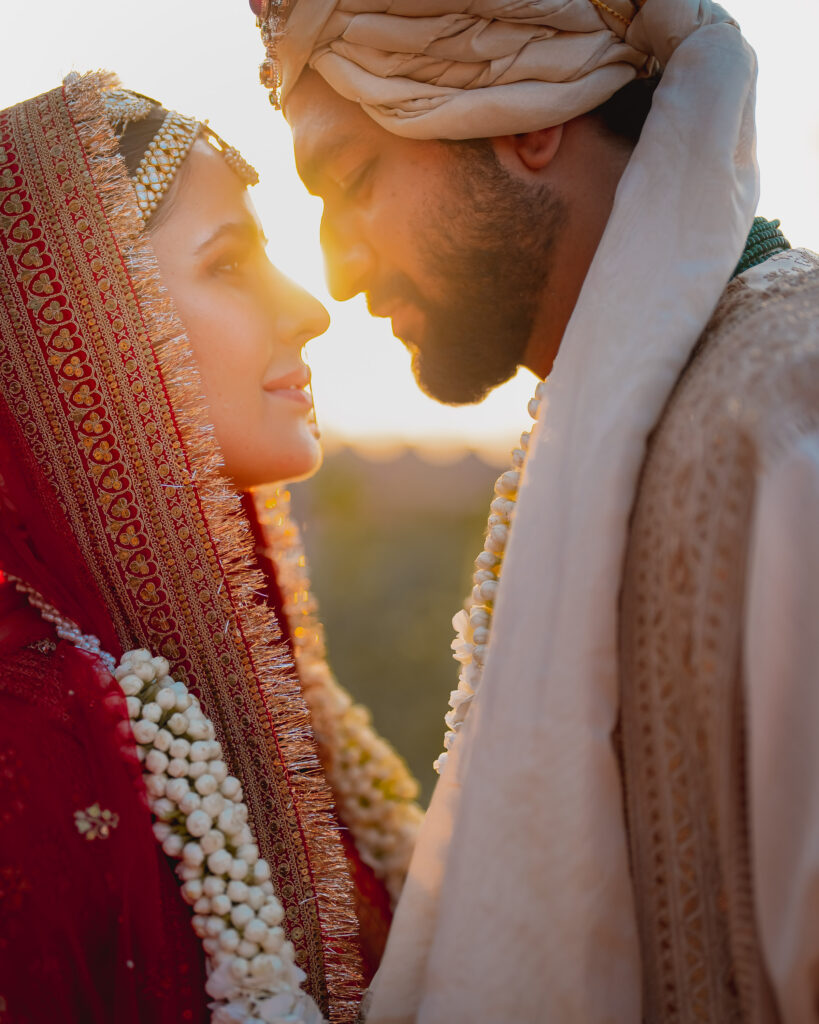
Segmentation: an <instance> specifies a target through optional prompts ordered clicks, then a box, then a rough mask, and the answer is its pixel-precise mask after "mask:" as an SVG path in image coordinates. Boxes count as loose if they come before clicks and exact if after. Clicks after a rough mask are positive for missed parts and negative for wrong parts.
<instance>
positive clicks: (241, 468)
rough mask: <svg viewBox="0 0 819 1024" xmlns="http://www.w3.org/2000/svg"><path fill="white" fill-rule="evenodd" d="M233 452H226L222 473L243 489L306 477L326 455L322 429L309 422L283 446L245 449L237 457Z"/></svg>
mask: <svg viewBox="0 0 819 1024" xmlns="http://www.w3.org/2000/svg"><path fill="white" fill-rule="evenodd" d="M229 454H230V453H226V459H225V465H224V467H223V469H222V474H223V476H225V477H227V478H228V479H230V480H232V481H233V484H234V486H235V487H236V488H237V490H240V491H249V490H253V489H254V488H256V487H263V486H265V485H266V484H283V483H295V482H296V481H298V480H305V479H306V478H307V477H310V476H312V475H313V474H314V473H315V472H316V471H317V470H318V469H319V467H320V466H321V463H322V458H323V451H322V447H321V442H320V441H319V439H318V431H317V430H316V429H315V427H314V426H310V425H308V424H305V425H304V427H303V429H301V430H299V431H298V433H297V435H296V436H295V437H291V438H289V439H288V440H287V442H286V443H285V444H283V445H282V446H280V447H271V448H270V450H264V451H258V450H257V451H256V452H255V453H253V452H250V451H248V450H244V451H242V452H241V453H239V456H238V458H236V459H231V458H230V457H229Z"/></svg>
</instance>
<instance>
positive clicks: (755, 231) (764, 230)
mask: <svg viewBox="0 0 819 1024" xmlns="http://www.w3.org/2000/svg"><path fill="white" fill-rule="evenodd" d="M780 223H781V222H780V221H778V220H766V219H765V218H764V217H754V223H753V225H752V227H751V231H750V233H749V235H748V238H747V241H746V242H745V248H744V249H743V250H742V256H741V257H740V260H739V263H737V266H736V270H735V271H734V272H733V274H732V275H731V277H732V278H733V277H736V276H737V274H741V273H742V272H743V271H745V270H750V268H751V267H755V266H756V265H757V264H758V263H764V261H765V260H766V259H768V257H769V256H773V255H775V254H776V253H778V252H785V251H786V250H787V249H790V247H791V243H790V242H789V241H788V240H787V238H785V236H784V235H783V234H782V232H781V231H780V230H779V225H780Z"/></svg>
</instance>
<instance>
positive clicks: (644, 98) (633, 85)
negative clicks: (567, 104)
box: [588, 75, 660, 149]
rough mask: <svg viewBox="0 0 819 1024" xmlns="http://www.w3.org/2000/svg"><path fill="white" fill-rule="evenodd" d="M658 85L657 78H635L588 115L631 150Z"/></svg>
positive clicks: (658, 77) (638, 135) (658, 79)
mask: <svg viewBox="0 0 819 1024" xmlns="http://www.w3.org/2000/svg"><path fill="white" fill-rule="evenodd" d="M659 84H660V76H659V75H654V76H653V77H652V78H635V79H633V80H632V81H631V82H628V83H627V84H626V85H624V86H623V87H622V89H618V90H617V92H616V93H615V94H614V95H613V96H612V97H610V98H609V99H607V100H606V102H605V103H601V104H600V106H599V107H595V109H594V110H592V111H590V112H589V115H588V116H590V117H594V118H596V119H597V120H598V121H599V122H600V124H601V125H602V127H603V128H605V130H606V131H607V132H609V134H610V135H614V136H615V137H616V138H618V139H622V141H623V142H625V143H628V145H629V146H630V147H631V148H632V149H633V148H634V147H635V146H636V145H637V140H638V139H639V138H640V133H641V132H642V130H643V125H644V124H645V123H646V118H647V117H648V112H649V110H651V101H652V99H653V98H654V90H655V89H656V88H657V86H658V85H659Z"/></svg>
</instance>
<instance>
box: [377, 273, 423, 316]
mask: <svg viewBox="0 0 819 1024" xmlns="http://www.w3.org/2000/svg"><path fill="white" fill-rule="evenodd" d="M365 295H366V300H367V309H368V310H369V312H370V314H371V315H372V316H377V317H389V316H391V315H392V312H393V310H394V309H395V308H396V307H398V306H415V307H416V308H418V309H420V310H422V311H423V312H427V311H428V306H429V304H428V302H427V301H426V300H425V299H424V297H423V296H422V295H421V292H420V291H419V290H418V288H417V286H416V285H415V284H414V282H413V281H411V280H410V278H408V277H407V276H406V275H405V274H401V273H397V272H396V273H394V274H391V275H390V276H389V277H388V278H385V279H384V280H383V281H379V282H377V283H376V284H375V285H374V286H373V287H372V288H368V289H367V291H366V293H365Z"/></svg>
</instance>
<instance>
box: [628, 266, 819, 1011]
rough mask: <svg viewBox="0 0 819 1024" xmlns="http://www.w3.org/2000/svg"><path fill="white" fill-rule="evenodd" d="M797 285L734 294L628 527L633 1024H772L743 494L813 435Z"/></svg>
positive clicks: (726, 300) (817, 366)
mask: <svg viewBox="0 0 819 1024" xmlns="http://www.w3.org/2000/svg"><path fill="white" fill-rule="evenodd" d="M800 277H801V280H800V281H799V282H798V283H797V284H796V285H794V286H793V287H790V286H784V285H775V286H773V287H772V288H771V289H770V290H769V291H768V292H767V294H766V295H764V297H760V296H758V295H757V296H755V295H753V294H752V293H751V291H750V289H748V288H747V287H746V286H745V285H744V284H743V281H742V278H739V279H737V280H736V281H734V282H733V283H732V284H731V285H730V286H729V288H728V290H727V292H726V294H725V295H724V296H723V299H722V301H721V302H720V305H719V306H718V307H717V311H716V314H715V316H714V318H713V319H712V321H711V323H710V324H709V327H708V330H707V332H706V334H705V335H704V337H703V339H702V341H701V343H700V345H699V346H698V349H697V351H696V354H695V356H694V358H693V360H692V362H691V364H690V366H689V368H688V370H687V371H686V373H685V375H684V376H683V378H682V379H681V381H680V382H679V384H678V386H677V389H676V391H675V393H674V394H673V395H672V397H671V399H670V401H669V404H668V406H667V408H666V411H665V413H664V414H663V418H662V419H661V421H660V423H659V424H658V426H657V427H656V428H655V432H654V435H653V437H652V441H651V446H650V449H649V452H648V455H647V458H646V461H645V464H644V467H643V473H642V479H641V483H640V489H639V492H638V495H637V500H636V503H635V507H634V512H633V516H632V525H631V530H630V537H629V544H628V550H627V555H626V562H625V570H624V578H623V589H622V596H621V636H620V642H621V663H620V677H621V708H620V714H621V728H622V746H621V751H620V755H621V759H622V763H623V774H624V778H625V798H626V799H625V803H626V808H627V818H628V826H629V837H630V847H631V861H632V874H633V878H634V893H635V904H636V908H637V918H638V925H639V929H640V942H641V953H642V962H643V979H644V991H643V1016H644V1019H645V1020H649V1021H655V1020H656V1021H663V1022H664V1024H685V1022H688V1021H694V1020H702V1021H725V1022H741V1021H749V1020H754V1021H760V1022H762V1021H765V1022H769V1021H775V1020H778V1019H779V1017H778V1014H777V1012H776V1010H775V1009H774V1008H773V1002H772V995H771V993H770V990H769V985H768V981H767V974H766V970H765V968H764V966H763V960H762V956H761V950H760V940H759V935H758V933H757V924H756V914H755V908H754V889H753V880H752V874H751V854H750V839H749V823H748V820H747V766H746V763H745V758H746V749H745V742H746V741H745V725H744V721H745V714H746V708H745V698H744V678H743V659H742V643H743V635H742V634H743V608H744V595H745V579H744V574H745V566H746V560H747V553H748V548H749V540H748V538H749V535H750V530H751V520H752V511H753V508H754V499H755V485H756V481H757V480H758V479H759V477H760V476H761V475H762V474H763V473H764V472H765V468H766V460H768V459H770V458H772V457H774V456H775V454H776V453H777V451H779V450H781V447H782V446H783V445H784V444H787V443H793V441H794V440H795V438H794V432H798V434H802V433H803V432H804V433H805V434H807V433H811V432H814V431H816V430H817V429H819V401H817V394H819V336H817V332H816V307H817V301H819V261H814V263H813V268H812V272H809V273H807V274H803V275H800ZM811 329H812V331H813V333H812V334H811ZM783 409H785V410H788V412H787V414H786V415H784V416H783V415H782V412H781V410H783Z"/></svg>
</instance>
